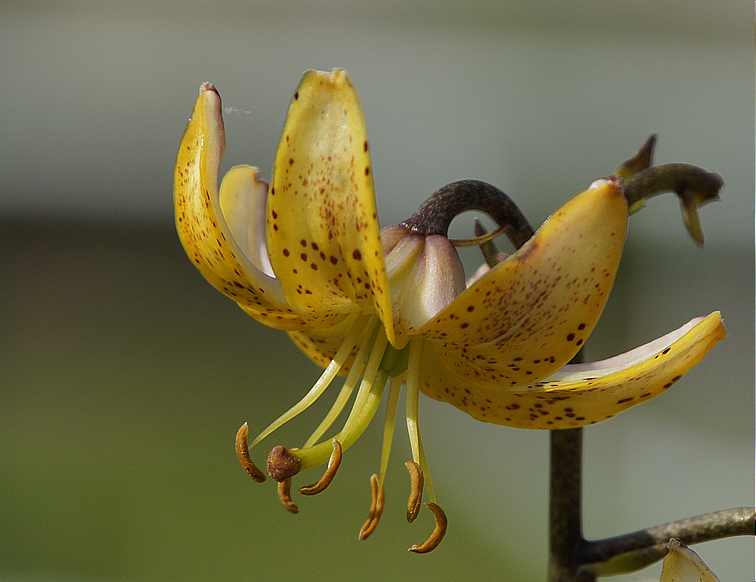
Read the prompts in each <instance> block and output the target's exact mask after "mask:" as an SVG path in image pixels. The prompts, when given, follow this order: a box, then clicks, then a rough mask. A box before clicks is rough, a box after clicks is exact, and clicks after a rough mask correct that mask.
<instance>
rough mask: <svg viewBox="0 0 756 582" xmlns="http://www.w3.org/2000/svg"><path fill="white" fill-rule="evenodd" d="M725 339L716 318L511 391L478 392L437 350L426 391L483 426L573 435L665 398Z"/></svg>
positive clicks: (428, 363)
mask: <svg viewBox="0 0 756 582" xmlns="http://www.w3.org/2000/svg"><path fill="white" fill-rule="evenodd" d="M724 336H725V328H724V325H723V323H722V319H721V316H720V314H719V312H714V313H711V314H710V315H708V316H707V317H700V318H697V319H694V320H692V321H690V322H688V323H687V324H685V325H683V326H682V327H680V328H679V329H677V330H675V331H673V332H671V333H669V334H667V335H665V336H663V337H660V338H658V339H656V340H654V341H652V342H650V343H648V344H645V345H643V346H641V347H639V348H636V349H634V350H631V351H629V352H627V353H625V354H622V355H620V356H616V357H613V358H609V359H607V360H602V361H598V362H592V363H586V364H574V365H567V366H565V367H564V368H563V369H562V370H560V371H559V372H558V373H556V374H554V375H553V376H552V377H551V378H548V379H546V380H543V381H541V382H537V383H534V384H531V385H528V386H522V387H520V386H517V387H515V388H512V389H506V388H502V387H498V388H497V387H496V385H495V384H494V383H492V384H491V385H490V386H489V387H488V389H483V388H481V387H477V388H474V389H471V388H470V387H469V386H468V385H467V384H466V382H465V379H464V378H459V377H458V376H457V377H455V376H453V375H452V374H451V372H450V370H449V365H448V359H447V358H444V357H443V356H442V354H440V353H439V352H438V350H436V351H435V353H434V351H432V350H426V359H425V361H424V362H423V372H422V376H423V378H424V380H425V382H424V385H423V390H424V391H425V392H426V393H427V394H428V395H429V396H431V397H433V398H436V399H438V400H443V401H446V402H449V403H451V404H453V405H455V406H457V407H458V408H460V409H462V410H464V411H466V412H468V413H469V414H471V415H472V416H474V417H475V418H477V419H479V420H483V421H487V422H493V423H496V424H504V425H508V426H514V427H518V428H536V429H559V428H574V427H578V426H583V425H586V424H594V423H596V422H599V421H602V420H606V419H608V418H611V417H612V416H614V415H616V414H618V413H620V412H623V411H625V410H627V409H628V408H631V407H633V406H635V405H637V404H641V403H643V402H647V401H648V400H651V399H652V398H654V397H655V396H658V395H659V394H661V393H662V392H664V391H665V390H666V389H667V388H669V387H670V386H672V384H674V383H675V382H677V381H678V380H679V379H680V378H681V377H682V376H683V375H684V374H685V373H686V372H687V371H688V370H690V369H691V368H692V367H693V366H695V365H696V364H698V363H699V362H700V361H701V360H703V358H704V356H705V355H706V354H707V352H708V351H709V350H710V349H711V348H712V347H713V346H714V345H715V344H716V343H717V342H718V341H719V340H721V339H722V338H724Z"/></svg>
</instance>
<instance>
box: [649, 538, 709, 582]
mask: <svg viewBox="0 0 756 582" xmlns="http://www.w3.org/2000/svg"><path fill="white" fill-rule="evenodd" d="M668 546H669V553H667V555H666V557H665V558H664V562H663V563H662V574H661V578H659V582H719V578H717V576H716V574H714V572H712V570H711V568H709V566H708V565H707V564H706V562H704V561H703V560H702V559H701V556H699V555H698V554H697V553H696V552H694V551H693V550H691V549H690V548H689V547H687V546H684V545H682V544H681V543H680V542H679V541H677V540H672V541H671V542H670V543H669V544H668Z"/></svg>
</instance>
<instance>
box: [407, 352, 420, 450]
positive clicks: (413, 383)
mask: <svg viewBox="0 0 756 582" xmlns="http://www.w3.org/2000/svg"><path fill="white" fill-rule="evenodd" d="M422 355H423V342H422V340H421V339H413V340H412V341H411V342H410V353H409V364H408V366H407V395H406V402H405V404H406V407H407V433H408V434H409V441H410V448H411V449H412V460H413V461H415V462H416V463H419V462H420V430H419V427H418V424H419V410H418V409H419V398H420V361H421V358H422Z"/></svg>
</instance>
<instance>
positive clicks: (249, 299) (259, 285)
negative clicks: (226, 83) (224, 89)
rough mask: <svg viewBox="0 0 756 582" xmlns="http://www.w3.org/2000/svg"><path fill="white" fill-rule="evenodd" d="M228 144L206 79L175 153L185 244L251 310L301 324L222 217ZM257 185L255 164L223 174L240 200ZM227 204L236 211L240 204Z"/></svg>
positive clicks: (263, 317) (290, 325)
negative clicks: (222, 167) (224, 159)
mask: <svg viewBox="0 0 756 582" xmlns="http://www.w3.org/2000/svg"><path fill="white" fill-rule="evenodd" d="M224 144H225V133H224V128H223V119H222V117H221V100H220V95H218V92H217V91H216V89H215V87H213V86H212V85H210V84H209V83H205V84H204V85H202V87H201V88H200V94H199V96H198V97H197V101H196V103H195V106H194V111H193V113H192V117H191V119H190V120H189V123H188V125H187V127H186V131H185V132H184V136H183V137H182V139H181V145H180V146H179V151H178V154H177V156H176V167H175V172H174V205H175V212H176V230H177V231H178V234H179V238H180V239H181V244H182V245H183V246H184V250H185V251H186V254H187V255H188V256H189V258H190V259H191V260H192V262H193V263H194V265H195V267H197V269H198V270H199V271H200V273H202V275H203V276H204V277H205V279H207V281H208V282H209V283H210V284H211V285H213V287H215V288H216V289H218V290H219V291H220V292H221V293H223V294H224V295H226V296H227V297H229V298H230V299H233V300H234V301H236V302H237V303H238V304H239V305H240V306H241V307H242V308H243V309H244V310H245V311H246V312H247V313H248V314H249V315H251V316H252V317H254V318H255V319H257V320H258V321H260V322H261V323H264V324H266V325H269V326H271V327H276V328H279V329H296V328H299V327H302V326H303V325H304V322H303V320H302V319H301V318H299V317H298V316H297V315H296V314H294V313H293V310H292V309H291V308H290V307H289V305H288V304H287V303H286V300H285V299H284V296H283V292H282V290H281V286H280V284H279V282H278V281H277V280H276V279H274V278H272V277H270V276H268V275H267V274H266V273H265V272H264V271H263V270H262V268H261V267H262V264H260V263H257V264H256V263H255V261H254V260H253V258H252V257H250V256H248V254H247V253H248V252H250V249H249V247H246V245H245V248H244V247H242V246H240V244H239V243H238V242H237V241H236V240H235V237H234V232H233V229H232V228H231V227H229V224H228V222H227V221H226V218H225V217H224V213H223V211H222V209H221V201H220V196H219V192H218V166H219V164H220V160H221V157H222V155H223V147H224ZM259 188H260V186H259V182H257V175H256V172H255V171H254V169H253V168H251V167H246V168H237V169H234V170H232V171H231V172H230V176H229V178H228V179H227V180H224V185H223V190H224V199H225V200H226V201H227V203H228V202H229V201H232V200H239V199H241V198H242V197H244V196H246V195H248V194H253V195H254V194H255V193H256V192H257V191H259ZM253 205H254V204H253ZM227 208H228V209H229V212H230V214H231V215H232V216H233V215H234V212H233V211H232V210H231V209H232V208H233V209H235V208H236V206H235V205H234V204H228V205H227ZM242 244H245V243H242Z"/></svg>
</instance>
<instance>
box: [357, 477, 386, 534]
mask: <svg viewBox="0 0 756 582" xmlns="http://www.w3.org/2000/svg"><path fill="white" fill-rule="evenodd" d="M384 499H385V495H384V490H383V485H382V484H381V483H380V481H379V479H378V475H376V474H375V473H373V474H372V475H370V511H369V512H368V518H367V519H366V520H365V523H363V524H362V527H361V528H360V533H359V534H358V538H359V539H360V540H366V539H368V537H370V534H372V533H373V532H374V531H375V528H377V527H378V524H379V523H380V521H381V516H382V515H383V502H384Z"/></svg>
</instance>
